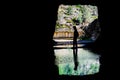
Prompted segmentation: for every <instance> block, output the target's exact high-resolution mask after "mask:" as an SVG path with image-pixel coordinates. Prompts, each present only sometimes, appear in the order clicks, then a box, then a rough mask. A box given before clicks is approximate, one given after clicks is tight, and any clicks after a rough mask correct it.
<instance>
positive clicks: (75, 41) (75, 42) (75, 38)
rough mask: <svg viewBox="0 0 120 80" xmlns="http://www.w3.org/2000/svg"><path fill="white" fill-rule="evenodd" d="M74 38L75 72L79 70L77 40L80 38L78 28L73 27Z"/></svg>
mask: <svg viewBox="0 0 120 80" xmlns="http://www.w3.org/2000/svg"><path fill="white" fill-rule="evenodd" d="M73 29H74V37H73V57H74V64H75V67H74V70H77V66H78V61H77V38H78V36H79V34H78V31H77V28H76V26H73Z"/></svg>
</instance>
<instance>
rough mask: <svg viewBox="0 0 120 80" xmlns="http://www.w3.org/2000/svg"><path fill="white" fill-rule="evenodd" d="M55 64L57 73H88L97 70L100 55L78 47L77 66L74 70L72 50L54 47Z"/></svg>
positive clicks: (96, 71)
mask: <svg viewBox="0 0 120 80" xmlns="http://www.w3.org/2000/svg"><path fill="white" fill-rule="evenodd" d="M54 52H55V56H56V59H55V64H56V65H57V66H58V69H59V75H78V76H79V75H89V74H95V73H98V72H99V69H100V61H99V59H100V55H98V54H97V53H93V52H91V51H90V50H87V49H84V48H78V68H77V70H74V59H73V50H72V49H71V48H68V49H54Z"/></svg>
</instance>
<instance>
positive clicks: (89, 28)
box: [53, 4, 101, 41]
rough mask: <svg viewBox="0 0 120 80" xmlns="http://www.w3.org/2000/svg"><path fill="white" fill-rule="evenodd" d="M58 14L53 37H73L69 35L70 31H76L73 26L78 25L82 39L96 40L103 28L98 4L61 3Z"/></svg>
mask: <svg viewBox="0 0 120 80" xmlns="http://www.w3.org/2000/svg"><path fill="white" fill-rule="evenodd" d="M57 16H58V17H57V21H56V25H55V33H54V36H53V38H59V37H60V38H69V37H73V36H69V33H72V32H73V31H74V30H73V26H76V27H77V31H78V32H79V39H80V40H93V41H94V40H96V39H97V38H98V37H99V35H100V32H101V29H100V24H99V17H98V8H97V6H92V5H63V4H61V5H59V8H58V14H57ZM56 34H57V35H56ZM62 34H63V35H62ZM59 35H60V36H59ZM61 35H62V36H61Z"/></svg>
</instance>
